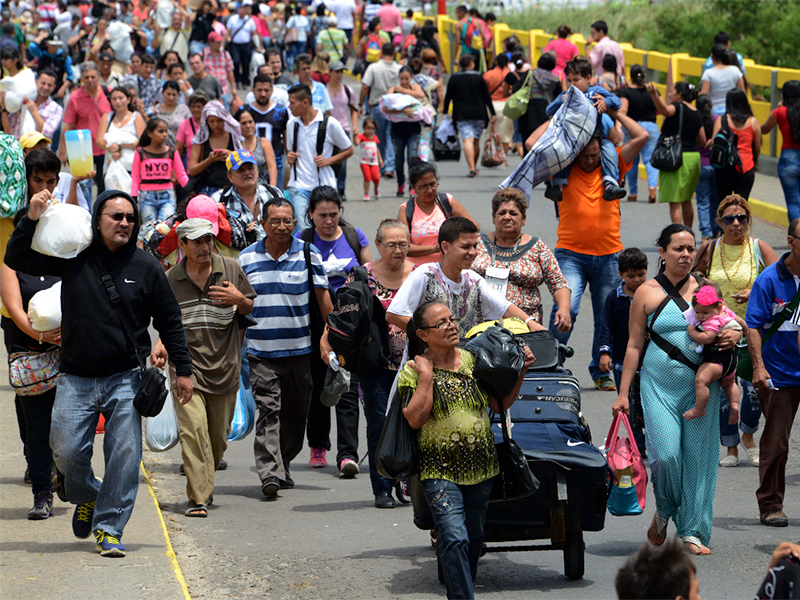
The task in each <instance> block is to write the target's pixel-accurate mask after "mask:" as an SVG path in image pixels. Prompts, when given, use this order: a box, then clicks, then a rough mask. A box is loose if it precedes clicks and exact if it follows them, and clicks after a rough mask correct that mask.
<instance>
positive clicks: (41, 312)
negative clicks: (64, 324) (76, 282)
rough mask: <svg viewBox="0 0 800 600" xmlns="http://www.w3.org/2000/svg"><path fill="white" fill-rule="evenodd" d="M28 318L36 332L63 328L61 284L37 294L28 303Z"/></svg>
mask: <svg viewBox="0 0 800 600" xmlns="http://www.w3.org/2000/svg"><path fill="white" fill-rule="evenodd" d="M28 318H29V319H30V320H31V325H32V326H33V330H34V331H51V330H53V329H58V328H59V327H61V282H60V281H59V282H58V283H56V284H55V285H53V286H51V287H49V288H47V289H46V290H42V291H40V292H36V293H35V294H34V295H33V298H31V301H30V302H29V303H28Z"/></svg>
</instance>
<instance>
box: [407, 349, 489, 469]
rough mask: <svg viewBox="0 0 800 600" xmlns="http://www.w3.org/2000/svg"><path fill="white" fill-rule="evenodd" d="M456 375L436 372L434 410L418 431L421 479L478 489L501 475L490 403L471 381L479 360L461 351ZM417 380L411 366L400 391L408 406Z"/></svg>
mask: <svg viewBox="0 0 800 600" xmlns="http://www.w3.org/2000/svg"><path fill="white" fill-rule="evenodd" d="M459 352H461V367H460V368H459V369H458V371H457V372H454V371H448V370H447V369H439V368H437V367H434V368H433V408H432V409H431V414H430V417H428V420H427V422H426V423H425V424H424V425H423V426H422V427H421V428H420V430H419V449H420V479H445V480H447V481H452V482H453V483H457V484H459V485H475V484H477V483H480V482H482V481H486V480H487V479H490V478H492V477H494V476H495V475H497V474H498V473H499V472H500V467H499V465H498V462H497V451H496V450H495V448H494V434H493V433H492V426H491V423H490V422H489V415H488V414H487V412H486V404H487V402H488V400H489V397H488V396H487V395H486V392H484V391H483V390H482V389H481V387H480V386H479V385H478V382H477V381H476V380H475V379H474V377H473V376H472V369H473V367H474V366H475V357H474V356H473V355H472V354H470V353H469V352H467V351H466V350H462V349H460V348H459ZM418 382H419V375H418V374H417V373H416V371H414V369H412V368H411V367H410V366H409V365H408V364H406V366H405V367H404V368H403V370H402V371H400V377H399V380H398V389H399V392H400V399H401V401H402V402H403V406H408V403H409V401H410V400H411V397H412V396H413V395H414V391H415V390H416V389H417V383H418Z"/></svg>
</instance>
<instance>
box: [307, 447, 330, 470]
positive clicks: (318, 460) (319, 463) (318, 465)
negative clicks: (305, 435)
mask: <svg viewBox="0 0 800 600" xmlns="http://www.w3.org/2000/svg"><path fill="white" fill-rule="evenodd" d="M327 452H328V451H327V450H325V448H311V458H310V459H309V461H308V466H309V467H311V468H312V469H324V468H325V467H327V466H328V461H327V460H325V455H326V454H327Z"/></svg>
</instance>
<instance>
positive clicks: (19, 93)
mask: <svg viewBox="0 0 800 600" xmlns="http://www.w3.org/2000/svg"><path fill="white" fill-rule="evenodd" d="M0 91H3V92H5V93H6V97H5V108H6V110H7V111H8V112H10V113H16V112H19V110H20V109H21V108H22V98H23V96H27V97H28V98H30V99H31V100H35V99H36V95H37V92H36V75H34V73H33V70H32V69H23V70H22V71H20V72H19V73H17V74H16V75H14V76H13V77H3V78H2V79H0Z"/></svg>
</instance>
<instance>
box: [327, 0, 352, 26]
mask: <svg viewBox="0 0 800 600" xmlns="http://www.w3.org/2000/svg"><path fill="white" fill-rule="evenodd" d="M330 9H331V12H333V14H335V15H336V20H337V21H338V23H339V24H338V25H337V27H339V29H353V27H355V22H354V19H353V15H355V12H356V2H355V0H336V2H334V3H333V4H332V5H331V6H330Z"/></svg>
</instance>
